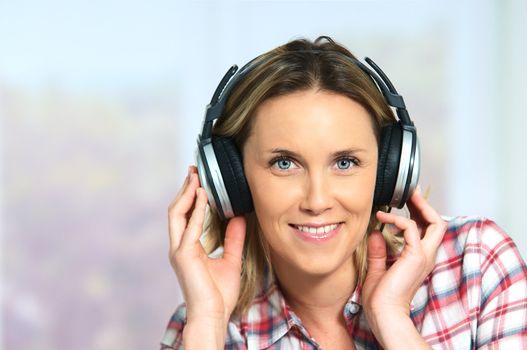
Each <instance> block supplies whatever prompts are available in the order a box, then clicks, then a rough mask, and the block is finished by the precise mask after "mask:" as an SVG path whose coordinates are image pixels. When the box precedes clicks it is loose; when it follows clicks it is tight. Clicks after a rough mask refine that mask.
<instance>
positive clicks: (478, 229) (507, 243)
mask: <svg viewBox="0 0 527 350" xmlns="http://www.w3.org/2000/svg"><path fill="white" fill-rule="evenodd" d="M443 219H444V220H445V221H446V222H447V230H446V232H445V236H444V238H443V242H442V244H441V246H440V248H441V249H443V254H446V255H466V254H470V253H476V254H480V255H482V256H483V257H488V256H489V255H492V254H499V253H500V252H505V251H508V250H514V251H515V252H516V253H517V254H515V255H516V256H515V258H516V259H518V260H521V257H520V255H519V253H518V252H517V251H518V249H517V247H516V245H515V243H514V242H513V240H512V239H511V237H510V236H509V235H508V234H507V233H506V232H505V231H504V230H503V229H502V228H501V227H500V226H498V225H497V224H496V223H495V222H494V221H492V220H489V219H487V218H484V217H476V216H458V217H450V218H449V217H443ZM445 250H446V251H445Z"/></svg>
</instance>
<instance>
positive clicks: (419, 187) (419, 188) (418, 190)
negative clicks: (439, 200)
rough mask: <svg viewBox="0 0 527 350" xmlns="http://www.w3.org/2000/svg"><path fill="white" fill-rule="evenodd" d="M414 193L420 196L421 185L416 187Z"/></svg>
mask: <svg viewBox="0 0 527 350" xmlns="http://www.w3.org/2000/svg"><path fill="white" fill-rule="evenodd" d="M415 192H417V193H418V194H421V193H422V192H421V185H417V187H416V188H415Z"/></svg>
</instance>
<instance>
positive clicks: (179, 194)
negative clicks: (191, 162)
mask: <svg viewBox="0 0 527 350" xmlns="http://www.w3.org/2000/svg"><path fill="white" fill-rule="evenodd" d="M191 171H192V170H191V167H190V166H189V168H188V171H187V176H186V177H185V181H183V184H182V185H181V188H180V189H179V191H178V193H177V194H176V196H175V197H174V199H173V200H172V202H170V205H169V208H171V207H173V206H174V205H175V204H176V202H177V201H178V199H179V198H180V197H181V196H182V195H183V192H184V191H185V188H187V186H188V183H189V179H190V175H191V174H192V172H191Z"/></svg>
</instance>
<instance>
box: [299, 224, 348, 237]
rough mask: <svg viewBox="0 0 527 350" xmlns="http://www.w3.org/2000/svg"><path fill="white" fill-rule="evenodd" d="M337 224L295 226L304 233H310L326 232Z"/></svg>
mask: <svg viewBox="0 0 527 350" xmlns="http://www.w3.org/2000/svg"><path fill="white" fill-rule="evenodd" d="M337 226H338V225H337V224H332V225H326V226H322V227H309V226H296V227H297V228H298V229H299V230H300V231H304V232H306V233H310V234H313V235H314V234H322V233H328V232H329V231H331V230H334V229H336V228H337Z"/></svg>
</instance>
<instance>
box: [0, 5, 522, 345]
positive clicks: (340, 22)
mask: <svg viewBox="0 0 527 350" xmlns="http://www.w3.org/2000/svg"><path fill="white" fill-rule="evenodd" d="M526 34H527V2H525V1H522V0H518V1H499V0H495V1H491V0H465V1H452V0H447V1H441V2H432V1H409V0H408V1H403V0H399V1H397V0H393V1H374V0H371V1H368V0H362V1H300V0H289V1H250V0H245V1H242V0H238V1H235V0H232V1H227V0H224V1H212V0H210V1H174V0H171V1H169V0H150V1H134V0H127V1H124V0H104V1H101V0H91V1H72V0H68V1H66V0H47V1H36V0H18V1H9V0H2V1H0V182H1V186H0V261H1V274H0V300H1V307H2V311H1V315H2V317H1V320H0V338H1V343H0V344H1V345H0V347H2V348H5V349H40V350H51V349H79V350H84V349H90V350H98V349H116V348H119V349H148V348H154V349H156V348H158V343H159V341H160V339H161V338H162V335H163V332H164V329H165V327H166V324H167V322H168V320H169V317H170V316H171V314H172V312H173V311H174V309H175V307H176V306H177V305H178V304H179V303H180V302H181V301H182V297H181V294H180V291H179V287H178V284H177V280H176V277H175V274H174V273H173V271H172V269H171V267H170V264H169V261H168V237H167V207H168V205H169V203H170V201H171V200H172V199H173V197H174V196H175V194H176V193H177V191H178V189H179V187H180V185H181V183H182V181H183V178H184V176H185V174H186V170H187V166H188V165H189V164H190V163H193V162H194V148H195V140H196V136H197V133H198V131H199V127H200V125H201V121H202V120H201V118H202V117H203V111H204V107H205V105H206V104H207V103H208V101H209V100H210V97H211V96H212V93H213V90H214V89H215V87H216V85H217V84H218V82H219V80H220V78H221V77H222V76H223V74H224V72H225V71H226V70H227V68H228V67H230V65H232V64H234V63H237V64H239V65H243V64H244V63H246V62H247V61H248V60H249V59H251V58H252V57H254V56H256V55H258V54H260V53H262V52H264V51H267V50H270V49H272V48H274V47H276V46H278V45H280V44H283V43H285V42H287V41H290V40H292V39H297V38H300V37H306V38H309V39H315V38H316V37H317V36H319V35H330V36H332V37H333V38H334V39H335V40H336V41H338V42H341V43H343V44H344V45H345V46H347V47H348V48H349V49H350V50H351V51H352V52H354V53H355V54H356V55H357V56H359V57H364V56H370V57H372V58H373V59H374V60H375V61H376V62H377V63H378V64H379V65H380V66H381V67H382V68H383V69H384V70H385V72H386V73H387V74H388V76H389V77H390V79H391V80H392V82H394V84H395V86H396V87H397V89H398V90H399V92H400V93H401V94H402V95H403V96H404V97H405V100H406V103H407V106H408V110H409V111H410V114H411V116H412V117H413V119H414V121H415V123H416V125H417V127H418V131H419V136H420V141H421V149H422V164H423V167H422V177H421V185H422V187H423V188H424V189H427V188H429V189H430V201H431V202H432V203H433V205H434V206H435V207H436V208H437V209H438V210H439V211H440V212H441V213H443V214H445V215H481V216H486V217H489V218H492V219H494V220H495V221H497V222H498V223H499V224H500V225H501V226H502V227H503V228H505V229H506V231H507V232H508V233H509V234H510V235H511V236H512V237H513V239H514V240H515V241H516V243H517V245H518V247H519V248H520V251H521V252H522V254H523V256H524V257H525V256H527V237H526V236H525V235H524V232H523V230H524V226H525V225H523V217H524V215H525V214H524V212H523V202H524V201H523V199H524V198H527V189H526V186H524V178H525V176H526V165H525V162H524V161H522V160H521V159H522V157H523V156H522V154H523V152H524V151H525V150H526V149H527V147H526V145H527V140H525V136H524V135H525V131H524V130H526V129H527V121H526V118H525V115H524V107H523V101H524V99H525V97H524V94H525V88H524V87H523V85H521V84H523V83H525V81H527V73H526V71H527V70H525V67H524V61H525V57H527V41H525V35H526Z"/></svg>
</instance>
